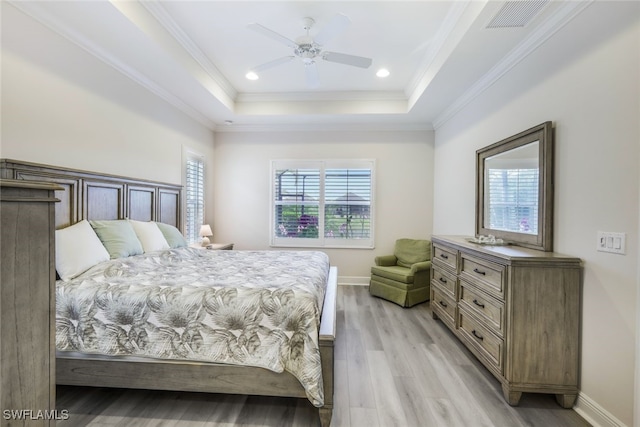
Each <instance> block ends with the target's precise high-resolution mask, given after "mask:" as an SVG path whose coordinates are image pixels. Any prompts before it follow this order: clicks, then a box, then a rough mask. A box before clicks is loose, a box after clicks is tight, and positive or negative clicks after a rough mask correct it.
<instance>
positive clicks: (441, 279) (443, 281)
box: [438, 277, 447, 283]
mask: <svg viewBox="0 0 640 427" xmlns="http://www.w3.org/2000/svg"><path fill="white" fill-rule="evenodd" d="M438 280H440V281H441V282H442V283H447V279H445V278H444V277H441V278H439V279H438Z"/></svg>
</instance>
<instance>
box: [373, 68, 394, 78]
mask: <svg viewBox="0 0 640 427" xmlns="http://www.w3.org/2000/svg"><path fill="white" fill-rule="evenodd" d="M389 74H391V73H389V70H387V69H386V68H380V69H379V70H378V71H377V72H376V76H378V77H380V78H381V79H384V78H385V77H389Z"/></svg>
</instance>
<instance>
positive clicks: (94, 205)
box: [0, 159, 182, 231]
mask: <svg viewBox="0 0 640 427" xmlns="http://www.w3.org/2000/svg"><path fill="white" fill-rule="evenodd" d="M0 177H1V178H6V179H18V180H26V181H40V182H53V183H56V184H58V185H59V186H60V187H62V190H57V191H56V192H55V195H56V197H57V198H58V199H60V203H57V204H56V228H57V229H60V228H64V227H68V226H69V225H72V224H75V223H76V222H79V221H82V220H83V219H87V220H91V219H93V220H100V219H124V218H129V219H135V220H138V221H158V222H164V223H166V224H171V225H173V226H175V227H177V228H178V229H179V230H181V231H182V186H181V185H176V184H167V183H164V182H156V181H148V180H143V179H136V178H127V177H123V176H117V175H108V174H100V173H95V172H87V171H81V170H75V169H69V168H62V167H57V166H50V165H42V164H37V163H29V162H23V161H19V160H9V159H0Z"/></svg>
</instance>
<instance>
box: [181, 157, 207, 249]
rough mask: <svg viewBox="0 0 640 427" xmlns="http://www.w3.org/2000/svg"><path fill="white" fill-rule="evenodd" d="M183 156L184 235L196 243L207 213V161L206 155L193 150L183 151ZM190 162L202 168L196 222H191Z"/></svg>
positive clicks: (190, 241) (188, 241)
mask: <svg viewBox="0 0 640 427" xmlns="http://www.w3.org/2000/svg"><path fill="white" fill-rule="evenodd" d="M183 156H184V161H183V163H182V164H183V174H182V176H183V179H184V183H183V185H184V224H183V230H184V233H183V234H184V236H185V239H186V240H187V243H189V244H194V243H198V242H199V241H200V235H199V233H200V227H201V226H202V224H204V215H205V212H204V210H205V197H204V195H205V185H204V183H205V173H206V162H205V157H204V155H202V154H200V153H197V152H194V151H191V150H188V149H187V150H184V152H183ZM189 162H197V163H199V164H200V167H201V168H202V170H201V176H200V177H198V178H197V179H199V180H200V182H199V183H198V184H197V186H198V188H197V190H196V192H197V193H199V194H197V195H196V198H200V202H198V201H196V202H195V203H196V205H197V206H196V208H195V209H196V212H195V215H194V216H195V222H194V224H189V223H188V222H189V205H190V203H192V201H191V199H190V196H191V193H190V188H189V186H188V185H187V181H188V174H189Z"/></svg>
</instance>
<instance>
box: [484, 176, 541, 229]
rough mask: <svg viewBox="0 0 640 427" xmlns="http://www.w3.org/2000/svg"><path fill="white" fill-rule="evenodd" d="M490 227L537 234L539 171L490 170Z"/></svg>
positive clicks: (488, 178)
mask: <svg viewBox="0 0 640 427" xmlns="http://www.w3.org/2000/svg"><path fill="white" fill-rule="evenodd" d="M487 180H488V182H487V184H488V187H487V188H488V189H489V198H490V200H491V203H489V206H491V208H490V210H489V212H488V213H489V221H490V224H491V226H490V228H493V229H497V230H505V231H517V232H520V233H530V234H538V169H489V171H488V173H487Z"/></svg>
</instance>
